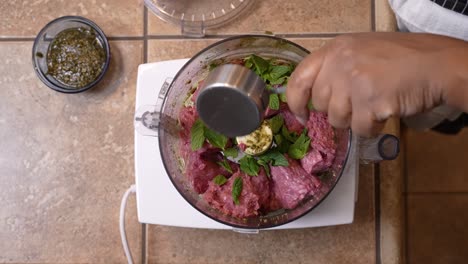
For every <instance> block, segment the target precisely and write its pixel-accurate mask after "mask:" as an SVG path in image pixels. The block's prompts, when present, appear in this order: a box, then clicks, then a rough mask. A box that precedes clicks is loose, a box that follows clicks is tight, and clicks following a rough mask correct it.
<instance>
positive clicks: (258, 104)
mask: <svg viewBox="0 0 468 264" xmlns="http://www.w3.org/2000/svg"><path fill="white" fill-rule="evenodd" d="M265 87H266V84H265V82H264V81H263V80H262V79H261V78H260V77H259V76H258V75H257V74H256V73H255V72H253V71H252V70H250V69H248V68H246V67H244V66H241V65H237V64H224V65H220V66H218V67H216V68H215V69H214V70H213V71H211V72H210V73H209V75H208V76H207V78H206V79H205V81H204V83H203V86H202V87H201V90H200V93H199V94H198V97H197V101H196V105H197V111H198V114H199V116H200V118H201V119H202V120H203V122H204V123H205V124H206V125H207V126H208V127H209V128H211V129H213V130H215V131H217V132H219V133H221V134H224V135H226V136H228V137H236V136H243V135H247V134H249V133H251V132H252V131H254V130H255V129H257V128H258V127H259V126H260V124H261V123H262V121H263V115H264V112H265V110H266V107H267V106H268V98H269V93H280V92H284V88H281V89H277V90H274V91H266V89H265Z"/></svg>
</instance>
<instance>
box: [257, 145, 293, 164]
mask: <svg viewBox="0 0 468 264" xmlns="http://www.w3.org/2000/svg"><path fill="white" fill-rule="evenodd" d="M258 160H259V161H260V160H261V161H262V162H263V163H266V164H267V163H269V162H271V166H288V165H289V162H288V160H287V159H286V157H285V156H284V155H283V154H281V153H280V152H279V151H278V150H276V149H275V150H269V151H267V152H266V153H265V154H263V155H261V156H260V157H258ZM259 164H260V162H259Z"/></svg>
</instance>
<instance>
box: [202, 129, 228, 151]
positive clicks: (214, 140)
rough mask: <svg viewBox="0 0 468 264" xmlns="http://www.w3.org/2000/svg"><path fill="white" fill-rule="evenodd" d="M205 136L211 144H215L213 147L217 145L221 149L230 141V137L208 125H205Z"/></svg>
mask: <svg viewBox="0 0 468 264" xmlns="http://www.w3.org/2000/svg"><path fill="white" fill-rule="evenodd" d="M205 137H206V139H208V141H209V142H210V144H211V145H213V147H217V148H220V149H224V147H225V146H226V143H227V141H228V138H227V137H226V136H224V135H221V134H219V133H216V132H214V131H213V130H211V129H209V128H207V127H205Z"/></svg>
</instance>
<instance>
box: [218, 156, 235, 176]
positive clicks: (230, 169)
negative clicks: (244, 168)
mask: <svg viewBox="0 0 468 264" xmlns="http://www.w3.org/2000/svg"><path fill="white" fill-rule="evenodd" d="M217 163H218V165H220V166H221V167H223V168H224V169H225V170H226V171H228V172H230V173H232V168H231V166H230V165H229V162H228V161H227V160H226V158H224V159H223V161H220V162H217Z"/></svg>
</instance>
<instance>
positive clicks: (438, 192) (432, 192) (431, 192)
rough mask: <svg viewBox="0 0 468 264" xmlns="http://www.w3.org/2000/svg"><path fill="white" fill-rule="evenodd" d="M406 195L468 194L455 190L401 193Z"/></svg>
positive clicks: (467, 193)
mask: <svg viewBox="0 0 468 264" xmlns="http://www.w3.org/2000/svg"><path fill="white" fill-rule="evenodd" d="M403 194H404V195H406V196H420V195H468V192H467V191H456V192H447V191H423V192H407V191H405V192H404V193H403Z"/></svg>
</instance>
